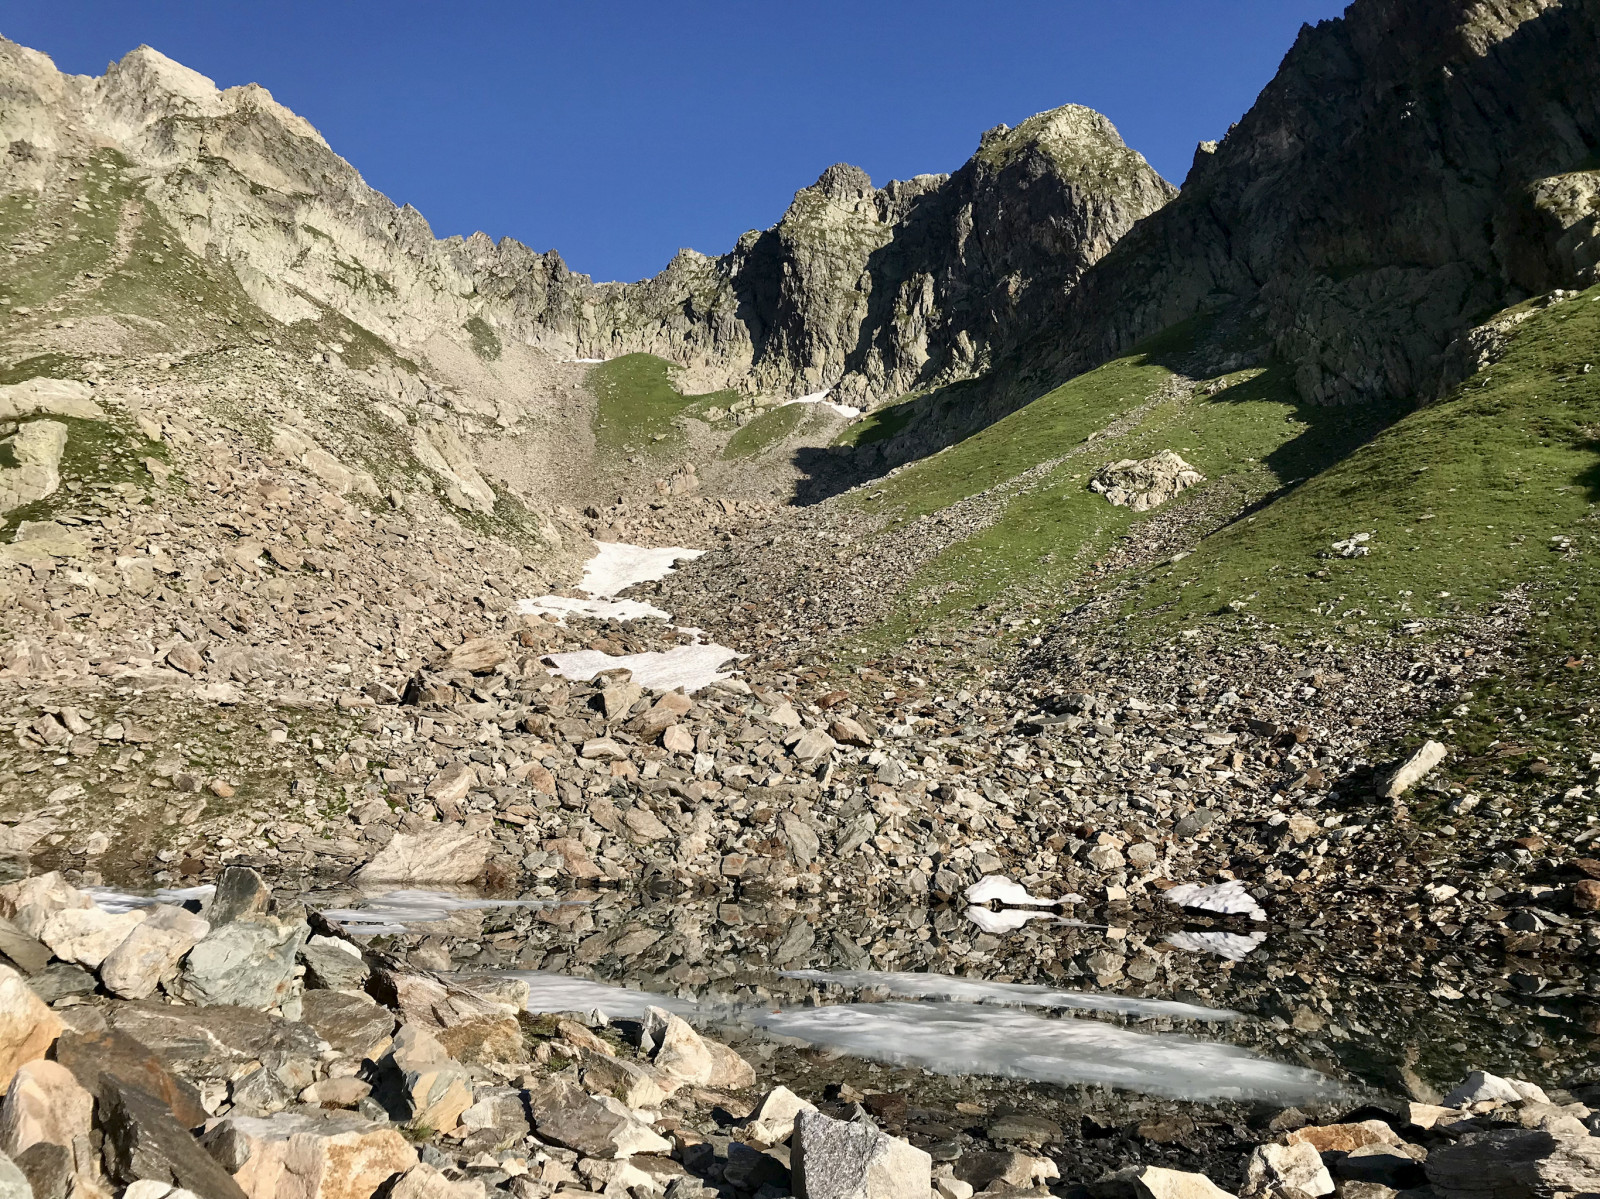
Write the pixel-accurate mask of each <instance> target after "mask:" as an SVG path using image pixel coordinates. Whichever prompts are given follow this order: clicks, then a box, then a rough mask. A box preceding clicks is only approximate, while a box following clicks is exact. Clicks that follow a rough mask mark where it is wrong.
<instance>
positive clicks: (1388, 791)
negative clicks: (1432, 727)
mask: <svg viewBox="0 0 1600 1199" xmlns="http://www.w3.org/2000/svg"><path fill="white" fill-rule="evenodd" d="M1448 752H1449V751H1448V750H1446V749H1445V747H1444V746H1443V745H1441V744H1439V742H1437V741H1424V742H1423V743H1422V748H1421V749H1419V750H1417V752H1416V753H1414V754H1412V755H1411V756H1410V757H1409V758H1407V759H1406V760H1405V761H1404V762H1402V763H1401V764H1400V766H1399V768H1398V769H1397V770H1395V772H1394V774H1393V775H1392V776H1391V777H1390V779H1389V783H1388V785H1387V786H1386V787H1384V789H1383V794H1384V796H1385V797H1386V798H1388V799H1399V798H1400V797H1401V796H1402V795H1404V794H1405V793H1406V792H1407V791H1409V790H1411V788H1412V787H1415V786H1416V785H1417V784H1418V783H1420V782H1421V781H1422V780H1423V779H1424V778H1426V777H1427V775H1428V772H1429V771H1431V770H1432V769H1433V768H1434V767H1435V766H1437V765H1438V764H1439V763H1440V762H1442V761H1444V759H1445V755H1446V754H1447V753H1448Z"/></svg>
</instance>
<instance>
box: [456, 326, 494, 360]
mask: <svg viewBox="0 0 1600 1199" xmlns="http://www.w3.org/2000/svg"><path fill="white" fill-rule="evenodd" d="M461 327H462V328H463V329H465V330H466V331H467V335H468V336H470V337H471V338H472V352H473V353H474V354H476V355H477V356H478V357H479V358H482V359H483V360H484V361H485V362H498V361H499V360H500V351H501V345H500V335H499V334H498V333H496V332H495V331H494V329H493V328H491V327H490V325H489V322H488V321H486V320H484V319H483V318H482V317H481V316H474V317H471V318H469V319H468V321H467V323H466V324H464V325H462V326H461Z"/></svg>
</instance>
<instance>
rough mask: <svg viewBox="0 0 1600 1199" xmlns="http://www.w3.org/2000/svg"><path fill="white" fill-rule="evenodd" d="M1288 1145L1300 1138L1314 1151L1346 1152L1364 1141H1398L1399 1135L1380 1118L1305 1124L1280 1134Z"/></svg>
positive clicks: (1295, 1142)
mask: <svg viewBox="0 0 1600 1199" xmlns="http://www.w3.org/2000/svg"><path fill="white" fill-rule="evenodd" d="M1283 1139H1284V1140H1285V1141H1287V1142H1288V1143H1289V1144H1291V1145H1297V1144H1300V1143H1301V1142H1304V1143H1305V1144H1307V1145H1310V1146H1312V1147H1313V1148H1314V1149H1316V1151H1317V1152H1318V1153H1349V1152H1350V1151H1351V1150H1353V1149H1360V1148H1362V1147H1363V1146H1366V1145H1398V1144H1400V1136H1399V1134H1398V1133H1396V1132H1395V1130H1394V1129H1392V1128H1390V1127H1389V1126H1388V1125H1387V1124H1385V1123H1384V1122H1383V1121H1382V1120H1363V1121H1361V1122H1360V1123H1359V1124H1323V1125H1316V1124H1311V1125H1307V1126H1306V1127H1305V1128H1297V1129H1296V1130H1295V1131H1293V1132H1291V1133H1290V1134H1289V1135H1288V1136H1286V1137H1284V1138H1283Z"/></svg>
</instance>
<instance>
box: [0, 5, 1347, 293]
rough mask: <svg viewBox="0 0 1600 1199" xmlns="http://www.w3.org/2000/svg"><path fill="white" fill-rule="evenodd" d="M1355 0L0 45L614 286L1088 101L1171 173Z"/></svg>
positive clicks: (447, 17)
mask: <svg viewBox="0 0 1600 1199" xmlns="http://www.w3.org/2000/svg"><path fill="white" fill-rule="evenodd" d="M1343 7H1344V6H1343V4H1342V3H1339V2H1336V0H999V2H992V3H976V2H974V0H879V2H877V3H873V2H871V0H807V2H806V3H804V4H796V3H792V2H791V3H784V4H775V3H762V2H761V0H742V2H738V3H735V2H730V0H565V2H561V3H553V2H540V0H524V2H522V3H517V2H514V0H483V2H478V3H473V2H470V0H467V2H463V0H457V2H456V3H453V4H445V3H434V4H426V3H421V2H419V0H389V2H387V3H383V4H378V3H368V2H365V0H318V2H315V3H311V2H307V0H271V2H270V3H261V2H259V0H258V2H252V3H244V2H241V0H187V2H182V3H180V2H177V0H11V2H10V3H7V4H6V5H5V6H4V7H3V8H0V33H3V34H4V35H5V36H6V37H9V38H11V39H12V40H13V41H18V42H21V43H23V44H24V45H28V46H32V47H34V48H35V49H39V50H43V51H44V52H45V53H47V54H49V55H50V56H51V57H52V58H54V59H55V62H56V65H57V66H58V67H60V68H61V69H63V70H67V71H72V72H76V73H80V74H99V73H101V72H102V71H104V70H105V66H106V63H107V62H108V61H109V60H110V59H113V58H120V57H121V56H122V55H123V54H125V53H126V52H127V51H129V50H131V49H132V48H133V47H135V46H137V45H138V44H139V43H141V42H144V43H148V44H149V45H151V46H154V47H155V48H156V49H158V50H160V51H161V52H162V53H164V54H167V55H169V56H170V57H172V58H175V59H177V60H178V61H180V62H182V63H184V64H186V65H188V66H190V67H193V68H194V69H196V70H198V71H201V72H203V73H204V74H206V75H209V76H211V78H213V79H214V80H216V81H217V83H218V84H219V85H221V86H224V87H228V86H232V85H234V84H242V83H251V82H254V83H260V84H261V85H262V86H264V87H266V88H267V89H268V90H270V91H271V92H272V94H273V95H274V96H276V97H277V98H278V100H280V101H281V102H282V103H284V104H286V105H288V106H289V107H290V108H292V109H294V110H295V111H297V112H299V113H300V114H301V115H302V116H304V117H306V118H307V119H308V120H310V121H311V122H312V124H314V125H316V126H317V127H318V128H319V129H320V130H321V131H322V133H323V135H324V136H325V137H326V138H327V139H328V142H329V143H330V144H331V145H332V146H333V148H334V149H335V150H336V151H338V152H339V153H340V154H341V155H343V156H344V157H345V158H346V159H348V160H349V161H350V162H351V163H352V164H353V165H354V166H355V167H356V168H357V169H358V170H360V171H361V173H362V174H363V175H364V176H365V178H366V179H367V181H368V182H369V183H371V184H372V185H373V186H374V187H377V188H379V189H380V190H382V191H383V192H385V193H387V194H388V195H389V196H391V197H392V198H393V199H395V200H396V201H398V202H402V203H405V202H409V203H411V204H413V205H415V206H416V207H417V208H418V209H420V210H421V211H422V213H423V215H425V216H426V217H427V218H428V220H429V222H430V223H431V224H432V225H433V229H434V232H435V233H436V234H438V235H439V236H441V237H442V236H446V235H448V234H452V233H462V234H466V233H471V232H472V231H474V230H476V229H482V230H484V231H486V232H488V233H489V234H491V235H493V236H495V237H501V236H504V235H510V236H512V237H515V238H517V239H519V240H520V241H524V242H526V243H528V244H529V245H530V246H532V247H533V248H534V249H536V250H546V249H550V248H555V249H558V250H560V251H561V254H562V256H563V257H564V258H565V259H566V261H567V263H568V264H569V265H570V266H572V267H573V268H574V269H575V270H580V271H584V272H586V273H588V274H592V275H594V276H595V277H596V278H599V279H635V278H640V277H643V276H646V275H650V274H654V273H655V272H656V271H657V270H659V269H660V268H661V267H662V266H664V265H665V264H666V262H667V260H668V259H669V258H671V256H672V255H673V253H674V252H675V251H676V250H677V249H678V247H680V246H692V247H694V248H695V249H697V250H702V251H705V252H706V253H721V252H722V251H724V250H726V249H728V248H729V247H730V246H731V245H732V244H733V242H734V240H735V239H736V238H737V237H738V236H739V234H740V233H742V232H743V231H744V230H746V229H751V228H764V227H766V226H768V225H771V224H772V223H773V222H774V221H776V220H777V219H778V217H779V216H780V215H781V214H782V212H783V210H784V208H785V207H786V206H787V204H788V202H789V199H790V197H791V196H792V195H793V194H794V192H795V191H796V189H798V188H800V187H804V186H805V185H806V184H808V183H811V182H813V181H814V180H815V179H816V177H817V176H818V175H819V174H821V173H822V171H823V169H824V168H825V167H827V166H828V165H829V164H830V163H834V162H839V161H844V162H851V163H855V164H856V165H857V166H860V167H862V168H864V169H865V170H866V171H867V172H868V173H869V174H871V176H872V177H873V179H874V180H875V181H876V182H878V183H880V184H881V183H883V182H885V181H886V180H889V179H893V178H904V177H906V176H909V175H915V174H918V173H923V172H933V171H951V170H954V169H955V168H957V167H958V166H960V165H961V163H962V162H964V161H965V160H966V159H967V158H968V157H969V156H970V155H971V154H972V151H973V150H974V149H975V148H976V146H977V143H978V136H979V134H980V133H981V132H982V131H983V130H985V129H987V128H989V127H991V126H993V125H997V124H1000V123H1001V122H1004V123H1006V124H1008V125H1015V124H1017V123H1019V122H1020V121H1022V120H1023V119H1024V118H1025V117H1027V116H1029V115H1030V114H1032V113H1034V112H1038V111H1040V110H1042V109H1046V108H1053V107H1055V106H1057V105H1059V104H1066V103H1078V104H1087V105H1089V106H1090V107H1092V108H1096V109H1099V110H1100V111H1101V112H1103V113H1105V114H1106V115H1107V116H1109V117H1110V118H1111V119H1112V120H1113V121H1114V122H1115V123H1116V125H1117V127H1118V128H1119V129H1120V130H1121V132H1122V135H1123V138H1124V139H1125V140H1126V141H1127V142H1128V143H1129V144H1130V145H1132V146H1133V147H1134V148H1135V149H1137V150H1139V151H1140V152H1142V153H1143V154H1144V155H1145V157H1146V158H1148V159H1149V160H1150V161H1151V163H1152V164H1153V165H1154V166H1155V167H1156V169H1157V170H1159V171H1160V172H1161V173H1162V174H1163V175H1165V176H1166V177H1167V178H1169V179H1171V180H1172V181H1173V182H1175V183H1181V182H1182V180H1183V176H1184V173H1185V172H1186V171H1187V170H1188V166H1189V161H1190V159H1191V157H1192V156H1193V153H1194V146H1195V143H1196V142H1198V141H1200V140H1202V139H1206V138H1216V137H1220V136H1222V134H1223V133H1224V132H1226V130H1227V128H1228V125H1229V124H1230V123H1231V122H1232V121H1234V120H1236V119H1237V118H1238V117H1239V116H1240V114H1242V113H1243V112H1244V111H1245V109H1247V108H1248V107H1249V106H1250V103H1251V102H1252V101H1253V100H1254V98H1255V96H1256V93H1257V92H1258V91H1259V90H1260V89H1261V87H1262V85H1263V84H1265V83H1266V82H1267V80H1268V79H1270V78H1271V77H1272V74H1273V72H1274V71H1275V70H1276V69H1277V66H1278V63H1279V61H1280V60H1281V59H1282V57H1283V54H1284V52H1285V51H1287V50H1288V48H1289V46H1290V44H1291V43H1292V42H1293V40H1294V37H1295V33H1296V31H1297V30H1298V29H1299V27H1300V25H1301V23H1302V22H1305V21H1311V22H1315V21H1317V20H1320V19H1324V18H1327V17H1331V16H1337V15H1338V14H1339V13H1340V12H1341V11H1342V9H1343Z"/></svg>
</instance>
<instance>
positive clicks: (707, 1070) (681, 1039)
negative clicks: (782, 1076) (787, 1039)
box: [644, 1007, 756, 1090]
mask: <svg viewBox="0 0 1600 1199" xmlns="http://www.w3.org/2000/svg"><path fill="white" fill-rule="evenodd" d="M644 1035H645V1036H646V1037H647V1038H649V1040H650V1041H651V1042H653V1043H654V1044H655V1047H656V1049H655V1057H654V1059H653V1062H652V1064H653V1065H654V1066H655V1068H656V1071H657V1073H659V1074H661V1075H662V1076H664V1077H665V1078H667V1079H669V1080H676V1081H678V1082H679V1083H692V1084H695V1085H697V1086H707V1087H721V1088H730V1089H733V1090H742V1089H743V1088H745V1087H749V1086H754V1085H755V1081H756V1072H755V1069H754V1068H753V1067H752V1066H751V1065H750V1063H749V1062H747V1061H745V1060H744V1059H743V1058H742V1057H740V1056H739V1055H738V1054H737V1053H735V1052H734V1051H733V1050H732V1049H729V1048H728V1047H727V1046H726V1045H721V1044H718V1043H717V1042H716V1041H708V1040H706V1039H705V1038H704V1037H702V1036H701V1035H700V1034H699V1033H697V1032H695V1030H694V1029H693V1028H691V1027H690V1026H689V1023H688V1021H686V1020H684V1019H683V1018H682V1017H681V1016H675V1015H673V1014H672V1013H671V1012H668V1011H664V1010H663V1009H661V1008H658V1007H652V1008H650V1009H649V1010H648V1011H647V1012H646V1013H645V1019H644Z"/></svg>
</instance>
